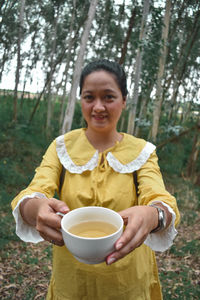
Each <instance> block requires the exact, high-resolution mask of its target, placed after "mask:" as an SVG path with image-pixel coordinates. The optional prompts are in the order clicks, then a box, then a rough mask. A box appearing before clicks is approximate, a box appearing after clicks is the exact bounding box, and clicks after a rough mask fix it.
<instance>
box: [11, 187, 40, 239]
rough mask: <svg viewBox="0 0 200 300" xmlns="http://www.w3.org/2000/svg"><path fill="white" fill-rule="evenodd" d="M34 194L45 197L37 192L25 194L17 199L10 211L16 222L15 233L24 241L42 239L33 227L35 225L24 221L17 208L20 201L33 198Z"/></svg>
mask: <svg viewBox="0 0 200 300" xmlns="http://www.w3.org/2000/svg"><path fill="white" fill-rule="evenodd" d="M36 196H37V197H40V198H46V196H45V195H44V194H42V193H39V192H35V193H32V194H31V195H26V196H24V197H22V198H21V199H20V200H19V202H18V203H17V205H16V207H15V209H14V210H13V212H12V214H13V216H14V219H15V222H16V235H17V236H18V237H19V238H20V239H21V240H22V241H24V242H31V243H39V242H42V241H44V239H43V238H42V237H41V235H40V234H39V232H38V231H37V230H36V229H35V227H32V226H30V225H28V224H27V223H25V222H24V220H23V219H22V216H21V213H20V210H19V205H20V203H22V201H24V200H25V199H28V198H29V199H30V198H34V197H36Z"/></svg>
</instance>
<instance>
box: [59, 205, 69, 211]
mask: <svg viewBox="0 0 200 300" xmlns="http://www.w3.org/2000/svg"><path fill="white" fill-rule="evenodd" d="M67 211H69V208H68V207H67V206H64V207H61V208H60V212H67Z"/></svg>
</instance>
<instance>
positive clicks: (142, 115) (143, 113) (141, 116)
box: [135, 84, 152, 137]
mask: <svg viewBox="0 0 200 300" xmlns="http://www.w3.org/2000/svg"><path fill="white" fill-rule="evenodd" d="M151 91H152V84H151V87H150V88H149V89H148V92H147V94H146V95H145V96H144V98H143V99H142V101H141V105H140V112H139V116H138V122H137V126H136V129H135V136H137V137H138V136H139V132H140V126H139V125H140V122H141V120H142V119H145V117H146V110H145V108H146V106H147V103H148V99H149V98H150V94H151Z"/></svg>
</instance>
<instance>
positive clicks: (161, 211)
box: [149, 204, 166, 233]
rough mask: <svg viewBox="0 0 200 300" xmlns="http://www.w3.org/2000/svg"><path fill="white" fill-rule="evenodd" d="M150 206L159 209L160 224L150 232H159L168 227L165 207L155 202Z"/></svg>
mask: <svg viewBox="0 0 200 300" xmlns="http://www.w3.org/2000/svg"><path fill="white" fill-rule="evenodd" d="M149 206H152V207H155V208H156V209H157V211H158V226H157V227H156V228H155V229H153V230H152V231H151V232H150V233H154V232H158V231H160V230H162V229H164V228H165V227H166V217H165V211H164V209H162V208H160V207H158V206H156V205H154V204H151V205H149Z"/></svg>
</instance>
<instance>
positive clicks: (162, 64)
mask: <svg viewBox="0 0 200 300" xmlns="http://www.w3.org/2000/svg"><path fill="white" fill-rule="evenodd" d="M170 9H171V0H166V9H165V16H164V24H163V30H162V42H163V47H162V50H161V55H160V59H159V68H158V75H157V86H156V99H155V104H154V111H153V124H152V130H151V133H150V135H151V138H152V140H153V141H154V142H155V141H156V138H157V134H158V127H159V121H160V115H161V107H162V94H163V87H162V81H163V78H164V70H165V61H166V53H167V37H168V32H169V22H170Z"/></svg>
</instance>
